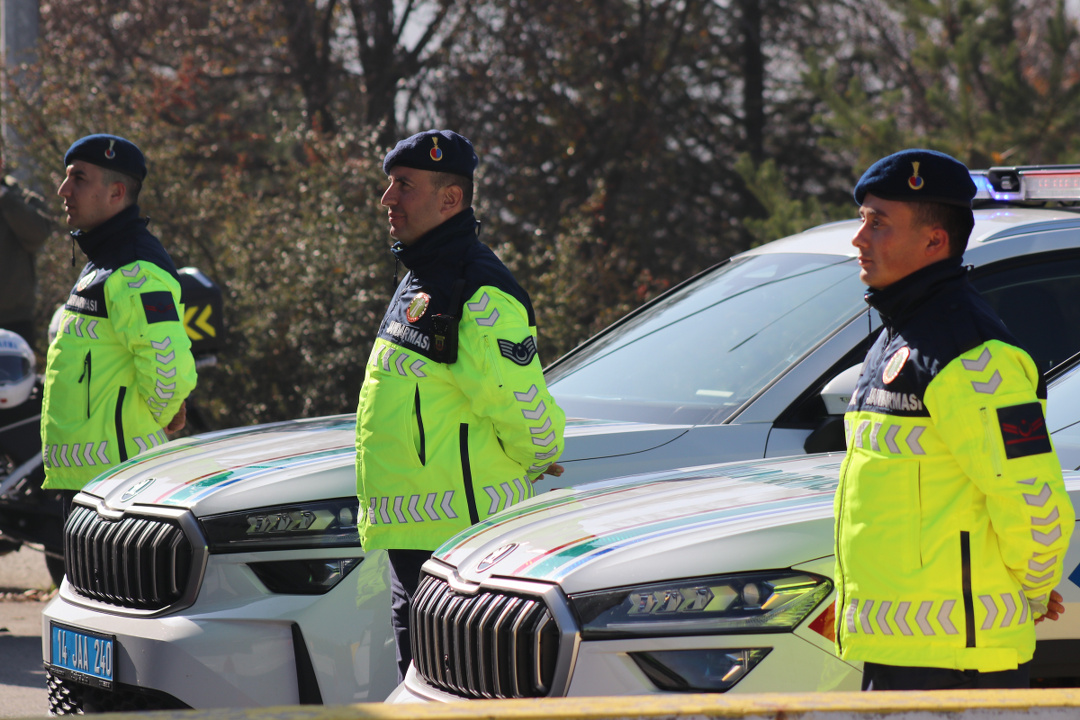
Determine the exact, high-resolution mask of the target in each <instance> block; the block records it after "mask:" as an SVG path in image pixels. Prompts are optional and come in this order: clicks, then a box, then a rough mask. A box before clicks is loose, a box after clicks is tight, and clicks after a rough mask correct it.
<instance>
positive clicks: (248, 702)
mask: <svg viewBox="0 0 1080 720" xmlns="http://www.w3.org/2000/svg"><path fill="white" fill-rule="evenodd" d="M350 556H362V552H361V551H359V549H356V550H348V551H343V550H340V549H336V550H335V549H328V550H305V551H278V552H264V553H237V554H230V555H211V556H210V557H209V559H208V562H207V565H206V569H205V574H204V576H203V580H202V587H201V589H200V591H199V595H198V597H197V598H196V599H195V602H194V603H193V604H192V605H190V606H189V607H186V608H184V609H182V610H179V611H177V612H175V613H173V614H168V613H166V614H163V615H160V616H157V617H140V616H137V615H133V614H131V613H125V612H124V611H123V609H120V608H110V607H108V606H105V605H102V604H99V603H93V602H88V601H86V599H85V598H83V597H81V596H79V595H77V594H76V593H75V592H74V591H73V590H72V588H71V587H70V586H69V585H68V583H67V582H66V581H65V582H64V583H63V585H62V586H61V590H60V594H59V595H58V596H57V597H56V598H55V599H54V600H53V601H52V602H50V603H49V605H48V606H46V608H45V611H44V612H43V614H42V628H43V633H42V657H43V658H44V661H45V663H46V664H49V663H50V661H51V657H50V652H51V648H50V636H51V633H50V632H49V630H50V624H51V623H52V622H58V623H63V624H65V625H68V626H72V627H74V628H82V629H86V630H91V631H94V632H97V633H102V634H107V635H114V636H115V638H116V646H115V650H114V680H115V682H116V683H117V684H118V685H120V686H128V687H136V688H144V689H148V690H153V691H157V692H159V693H166V694H167V695H169V696H172V697H173V698H176V699H177V700H178V701H180V702H182V703H184V704H186V705H189V706H191V707H194V708H211V707H222V708H227V707H236V708H239V707H259V706H263V707H265V706H273V705H293V704H298V703H305V702H307V703H310V702H322V703H325V704H345V703H355V702H365V701H369V702H370V701H378V700H382V699H383V698H385V697H386V695H387V694H388V693H389V692H390V691H391V690H392V689H393V686H394V684H395V680H396V678H395V669H394V668H395V667H396V665H395V662H394V658H395V653H394V642H393V635H392V633H391V631H390V623H389V618H390V599H389V582H388V569H387V563H386V554H385V553H383V552H374V553H371V555H370V556H368V557H367V558H365V559H364V561H363V562H362V563H361V564H360V565H359V566H358V567H356V568H355V569H354V570H353V571H352V572H351V573H349V575H348V576H346V577H345V578H344V580H342V581H341V582H340V583H339V584H338V585H337V586H335V587H334V588H333V589H332V590H331V591H330V592H328V593H326V594H324V595H283V594H273V593H270V592H269V591H268V590H266V588H265V587H264V586H263V585H262V583H261V582H260V581H259V580H258V579H257V578H256V577H255V574H254V573H253V572H252V571H251V569H250V568H249V567H248V563H250V562H256V561H258V562H265V561H273V560H295V559H300V558H305V559H309V558H315V557H324V558H331V557H334V558H339V557H350Z"/></svg>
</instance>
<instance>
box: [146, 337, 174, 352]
mask: <svg viewBox="0 0 1080 720" xmlns="http://www.w3.org/2000/svg"><path fill="white" fill-rule="evenodd" d="M170 345H172V338H168V337H167V338H165V339H164V340H160V341H158V342H154V341H153V340H151V341H150V347H152V348H154V349H155V350H167V349H168V348H169V346H170Z"/></svg>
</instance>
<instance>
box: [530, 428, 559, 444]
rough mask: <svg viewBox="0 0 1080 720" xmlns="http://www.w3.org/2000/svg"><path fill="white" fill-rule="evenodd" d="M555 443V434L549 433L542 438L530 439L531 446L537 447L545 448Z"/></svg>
mask: <svg viewBox="0 0 1080 720" xmlns="http://www.w3.org/2000/svg"><path fill="white" fill-rule="evenodd" d="M553 442H555V432H554V431H552V432H549V433H548V434H547V435H545V436H544V437H535V438H533V439H532V443H533V445H539V446H540V447H546V446H548V445H550V444H551V443H553Z"/></svg>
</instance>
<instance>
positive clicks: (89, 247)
mask: <svg viewBox="0 0 1080 720" xmlns="http://www.w3.org/2000/svg"><path fill="white" fill-rule="evenodd" d="M147 222H148V221H147V220H146V219H145V218H141V217H139V206H138V205H129V206H128V207H126V208H124V209H123V210H121V211H120V212H118V213H116V214H115V215H113V216H112V217H111V218H109V219H108V220H106V221H105V222H103V223H101V224H100V225H98V226H97V227H96V228H94V229H93V230H88V231H85V232H84V231H82V230H75V231H74V232H72V233H71V237H73V238H75V241H76V242H78V243H79V247H80V248H82V251H83V252H84V253H86V256H87V257H88V258H90V259H91V260H93V259H94V257H95V256H96V255H99V254H100V253H101V252H105V251H107V248H106V245H107V244H108V242H109V240H111V239H113V238H115V237H117V236H118V235H123V234H125V233H126V232H127V231H129V230H130V226H132V225H135V224H139V225H141V226H142V227H146V224H147Z"/></svg>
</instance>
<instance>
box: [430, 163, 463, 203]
mask: <svg viewBox="0 0 1080 720" xmlns="http://www.w3.org/2000/svg"><path fill="white" fill-rule="evenodd" d="M431 185H432V187H434V188H435V189H436V190H442V189H443V188H444V187H447V186H448V185H457V186H458V187H459V188H461V207H462V208H471V207H472V200H473V181H472V179H471V178H467V177H465V176H464V175H455V174H454V173H444V172H433V173H432V178H431Z"/></svg>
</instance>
